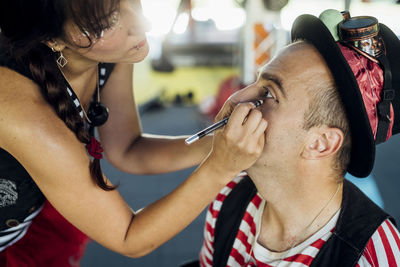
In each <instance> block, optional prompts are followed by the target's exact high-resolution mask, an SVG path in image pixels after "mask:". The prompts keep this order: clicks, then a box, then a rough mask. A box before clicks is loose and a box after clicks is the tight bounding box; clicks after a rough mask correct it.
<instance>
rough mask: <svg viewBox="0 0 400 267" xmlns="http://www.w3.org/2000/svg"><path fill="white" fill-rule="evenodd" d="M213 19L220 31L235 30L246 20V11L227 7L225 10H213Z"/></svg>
mask: <svg viewBox="0 0 400 267" xmlns="http://www.w3.org/2000/svg"><path fill="white" fill-rule="evenodd" d="M213 20H214V21H215V25H216V27H217V29H218V30H220V31H228V30H235V29H238V28H240V27H242V26H243V25H244V23H245V22H246V13H245V11H244V10H243V9H241V8H225V10H224V11H223V12H221V11H220V10H218V12H213Z"/></svg>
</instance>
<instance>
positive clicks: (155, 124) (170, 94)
mask: <svg viewBox="0 0 400 267" xmlns="http://www.w3.org/2000/svg"><path fill="white" fill-rule="evenodd" d="M142 5H143V9H144V14H145V16H146V17H147V18H148V19H149V21H150V22H151V24H152V30H151V32H149V34H148V42H149V44H150V47H151V50H150V54H149V56H148V57H147V59H146V60H144V61H143V62H141V63H139V64H136V65H135V76H134V77H135V79H134V88H135V89H134V90H135V98H136V101H137V103H138V105H139V112H140V114H141V119H142V126H143V130H144V132H147V133H155V134H166V135H182V134H184V135H191V134H193V133H195V132H197V131H198V130H200V129H202V128H204V127H205V126H207V125H208V124H210V123H211V122H212V121H213V117H214V116H215V114H216V113H217V112H218V110H219V109H220V107H221V106H222V104H223V103H224V101H225V100H226V98H227V97H229V95H231V94H232V93H234V92H235V91H237V90H240V89H241V88H243V87H244V86H246V85H248V84H250V83H252V82H253V81H254V80H255V77H256V76H255V74H256V72H257V70H258V68H259V67H260V66H262V65H264V64H265V63H266V62H268V60H270V59H271V57H272V56H273V55H274V54H275V53H276V52H277V51H278V50H279V49H280V48H282V47H283V46H284V45H286V44H287V43H288V42H289V41H290V40H289V39H290V28H291V25H292V23H293V21H294V19H295V18H296V17H297V16H299V15H300V14H305V13H307V14H313V15H316V16H318V15H319V14H320V13H321V12H322V11H323V10H325V9H329V8H333V9H337V10H339V11H342V10H349V11H350V14H351V15H352V16H357V15H371V16H374V17H376V18H377V19H378V20H379V22H381V23H384V24H386V25H387V26H389V27H390V28H391V29H392V30H393V31H394V32H395V33H396V34H397V35H398V36H399V35H400V0H182V1H180V0H142ZM399 152H400V136H394V137H392V138H391V139H390V140H389V141H388V142H386V143H384V144H382V145H379V146H378V147H377V157H376V162H375V167H374V170H373V173H372V174H371V175H370V176H369V177H368V178H366V179H362V180H360V179H356V178H354V177H351V176H349V175H348V176H347V178H348V179H350V180H351V181H353V182H355V183H356V185H357V186H359V187H360V188H361V189H362V190H363V191H364V192H365V193H366V194H367V195H368V196H369V197H370V198H372V199H373V200H374V201H375V202H376V203H377V204H378V205H379V206H381V207H383V208H384V209H385V210H386V211H388V212H389V213H391V214H392V215H393V216H394V217H395V218H396V219H397V221H398V222H400V206H399V205H398V203H399V200H400V196H399V188H400V179H399V180H398V178H399V174H400V164H399V163H400V160H399V154H400V153H399ZM102 166H103V171H104V173H105V174H106V175H107V176H108V177H109V178H111V179H112V181H113V182H115V183H118V182H119V183H120V187H119V191H120V193H121V194H122V196H123V197H124V198H125V199H126V201H127V202H128V204H130V205H131V207H132V208H133V209H135V210H137V209H139V208H142V207H144V206H146V205H148V204H150V203H152V202H154V201H155V200H157V199H159V198H161V197H162V196H164V195H166V194H168V193H169V192H170V191H171V190H173V189H174V188H175V187H176V186H177V185H178V184H180V183H181V182H182V181H183V180H184V179H185V178H186V177H187V176H188V175H190V173H191V172H192V171H193V170H194V169H193V168H191V169H188V170H183V171H180V172H174V173H170V174H165V175H156V176H151V175H148V176H139V175H130V174H126V173H122V172H119V171H118V170H116V169H114V168H113V167H112V166H111V165H110V164H109V163H108V162H107V161H106V160H104V162H103V163H102ZM222 167H223V166H222ZM204 219H205V212H203V213H202V214H201V215H200V216H199V217H198V218H197V219H196V220H195V221H194V222H193V223H192V224H191V225H190V226H189V227H187V228H186V229H185V230H184V231H183V232H182V233H181V234H179V235H178V236H176V237H175V238H173V239H172V240H170V241H169V242H167V243H166V244H164V245H163V246H161V247H160V248H158V249H157V250H156V251H154V252H153V253H151V254H149V255H147V256H145V257H143V258H140V259H130V258H127V257H124V256H121V255H118V254H116V253H114V252H112V251H110V250H108V249H105V248H103V247H101V246H100V245H98V244H96V243H95V242H91V243H90V244H89V245H88V249H87V251H86V254H85V256H84V258H83V260H82V263H81V266H82V267H92V266H96V267H103V266H104V267H105V266H113V267H120V266H160V267H161V266H162V267H167V266H168V267H169V266H179V264H181V263H183V262H185V261H187V260H191V259H195V258H196V257H197V255H198V252H199V250H200V247H201V245H202V237H203V224H204Z"/></svg>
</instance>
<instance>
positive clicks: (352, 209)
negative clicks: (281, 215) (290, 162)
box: [310, 180, 395, 267]
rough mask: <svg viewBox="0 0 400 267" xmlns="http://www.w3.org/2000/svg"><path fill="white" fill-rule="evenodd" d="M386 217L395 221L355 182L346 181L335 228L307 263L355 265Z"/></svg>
mask: <svg viewBox="0 0 400 267" xmlns="http://www.w3.org/2000/svg"><path fill="white" fill-rule="evenodd" d="M388 218H390V219H391V220H392V222H393V223H394V224H395V222H394V220H393V218H391V217H390V216H389V215H388V214H387V213H385V212H384V211H383V210H382V209H381V208H379V207H378V206H377V205H376V204H375V203H373V202H372V201H371V200H370V199H369V198H368V197H367V196H365V195H364V193H362V192H361V191H360V190H359V189H358V188H357V187H356V186H355V185H353V184H352V183H351V182H349V181H347V180H345V181H344V186H343V200H342V206H341V210H340V214H339V218H338V222H337V224H336V227H335V230H334V231H333V233H332V236H331V237H330V238H329V239H328V240H327V242H326V243H325V244H324V245H323V246H322V248H321V250H320V251H319V253H318V254H317V256H316V257H315V258H314V260H313V261H312V263H311V265H310V266H311V267H315V266H324V267H336V266H341V267H353V266H356V264H357V262H358V260H359V259H360V257H361V256H362V255H363V253H364V249H365V247H366V245H367V244H368V242H369V240H370V239H371V236H372V235H373V234H374V233H375V231H376V230H377V229H378V228H379V226H380V225H381V224H382V223H383V222H384V221H385V220H386V219H388Z"/></svg>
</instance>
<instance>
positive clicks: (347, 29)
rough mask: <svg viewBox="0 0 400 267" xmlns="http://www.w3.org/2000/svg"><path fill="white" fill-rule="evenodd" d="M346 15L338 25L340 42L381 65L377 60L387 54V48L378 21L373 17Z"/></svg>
mask: <svg viewBox="0 0 400 267" xmlns="http://www.w3.org/2000/svg"><path fill="white" fill-rule="evenodd" d="M346 15H347V16H344V20H343V21H342V22H340V23H339V25H338V28H339V29H338V30H339V36H340V40H341V41H342V42H344V43H345V44H347V45H350V46H351V47H352V48H354V49H355V50H356V51H357V52H359V53H360V54H362V55H363V56H365V57H367V58H368V59H370V60H372V61H374V62H376V63H379V61H378V60H377V58H378V57H379V56H381V55H382V54H384V53H385V46H384V43H383V40H382V38H381V37H380V35H379V23H378V20H377V19H376V18H374V17H371V16H358V17H350V15H349V14H346Z"/></svg>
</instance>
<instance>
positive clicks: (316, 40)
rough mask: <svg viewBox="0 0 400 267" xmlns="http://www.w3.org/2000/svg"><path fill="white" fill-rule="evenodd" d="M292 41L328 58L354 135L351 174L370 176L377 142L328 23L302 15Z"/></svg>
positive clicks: (348, 67) (293, 30)
mask: <svg viewBox="0 0 400 267" xmlns="http://www.w3.org/2000/svg"><path fill="white" fill-rule="evenodd" d="M291 38H292V41H295V40H305V41H307V42H309V43H311V44H312V45H313V46H314V47H315V48H316V49H317V50H318V51H319V53H320V54H321V56H322V57H323V58H324V59H325V62H326V63H327V65H328V67H329V69H330V71H331V73H332V75H333V78H334V80H335V83H336V86H337V88H338V91H339V95H340V97H341V99H342V101H343V105H344V109H345V112H346V114H347V118H348V120H349V126H350V131H351V135H352V146H351V159H350V164H349V166H348V169H347V171H348V172H349V173H350V174H352V175H354V176H356V177H366V176H368V175H369V174H370V173H371V171H372V168H373V166H374V160H375V140H374V136H373V133H372V130H371V126H370V124H369V120H368V116H367V112H366V110H365V106H364V102H363V99H362V96H361V92H360V89H359V87H358V84H357V81H356V78H355V77H354V74H353V72H352V70H351V69H350V66H349V65H348V64H347V61H346V59H345V58H344V56H343V55H342V53H341V51H340V48H339V46H338V45H337V44H336V42H335V40H334V39H333V37H332V35H331V33H330V32H329V30H328V28H327V27H326V26H325V24H324V23H323V22H322V21H321V20H320V19H319V18H317V17H315V16H312V15H301V16H299V17H298V18H297V19H296V20H295V22H294V23H293V26H292V31H291Z"/></svg>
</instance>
